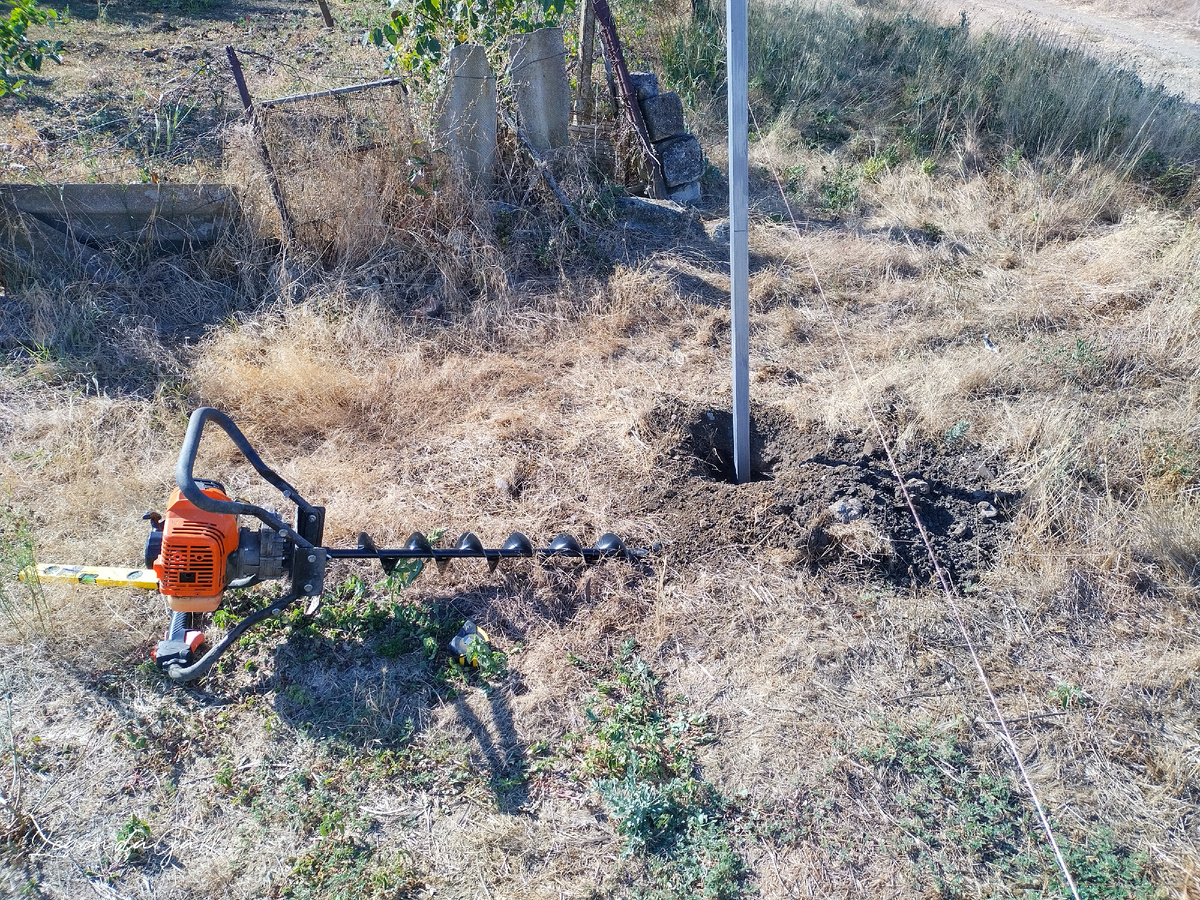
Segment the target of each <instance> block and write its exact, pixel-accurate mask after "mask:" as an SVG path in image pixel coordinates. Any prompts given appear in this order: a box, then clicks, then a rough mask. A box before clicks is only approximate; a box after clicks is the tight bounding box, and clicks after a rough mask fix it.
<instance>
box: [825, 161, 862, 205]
mask: <svg viewBox="0 0 1200 900" xmlns="http://www.w3.org/2000/svg"><path fill="white" fill-rule="evenodd" d="M859 177H860V173H859V170H858V168H857V167H856V166H838V167H837V169H836V170H835V171H834V173H833V174H832V175H831V176H830V177H829V178H827V179H826V180H825V181H823V182H822V183H821V199H822V200H823V201H824V203H825V208H826V209H828V210H830V211H831V212H844V211H845V210H847V209H849V208H850V207H851V206H853V205H854V203H855V202H856V201H857V200H858V182H859Z"/></svg>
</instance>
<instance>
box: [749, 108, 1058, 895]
mask: <svg viewBox="0 0 1200 900" xmlns="http://www.w3.org/2000/svg"><path fill="white" fill-rule="evenodd" d="M750 119H751V121H753V122H754V130H755V131H756V132H761V129H760V128H759V124H758V118H757V117H756V116H755V115H754V108H753V106H750ZM765 152H766V155H767V159H768V162H769V163H770V162H772V161H771V159H770V157H771V153H770V150H769V149H768V150H766V151H765ZM770 169H771V175H772V177H773V178H774V179H775V186H776V187H777V188H778V190H779V196H780V197H781V198H782V200H783V205H784V208H785V209H787V212H788V218H789V219H790V220H791V223H792V227H793V228H794V229H796V230H797V231H799V225H797V223H796V216H795V214H794V213H793V212H792V204H791V203H790V202H788V198H787V192H786V191H784V189H783V183H782V182H781V181H780V180H779V174H778V171H777V170H776V167H775V166H774V165H773V164H772V165H771V166H770ZM804 259H805V262H807V263H808V268H809V271H810V272H811V273H812V276H813V281H814V282H815V283H816V285H817V294H818V295H819V296H820V298H821V302H822V303H823V304H824V305H825V312H826V314H827V315H828V316H829V321H830V323H831V324H832V325H833V331H834V334H836V335H837V339H838V344H839V345H840V346H841V349H842V355H843V356H844V357H845V359H846V364H847V365H848V366H849V367H850V373H851V375H853V376H854V383H855V385H856V386H857V387H858V392H859V395H860V396H861V398H862V401H863V404H864V405H865V406H866V408H867V414H868V415H869V416H870V417H871V425H872V426H873V427H874V429H875V434H876V435H877V436H878V437H879V442H880V445H881V446H882V447H883V451H884V453H885V454H887V460H888V465H889V466H890V467H891V470H892V474H893V475H894V476H895V477H896V483H897V484H899V485H900V491H901V493H902V494H903V495H904V502H905V503H906V504H907V505H908V511H909V513H910V514H911V515H912V518H913V522H914V523H915V524H916V526H917V532H918V533H919V534H920V535H921V542H922V543H923V544H924V545H925V552H926V554H927V555H928V556H929V561H930V564H931V565H932V566H933V571H934V573H935V574H936V575H937V579H938V582H939V583H940V584H941V586H942V591H943V593H944V594H945V596H946V603H947V604H948V605H949V607H950V611H951V612H952V613H953V615H954V621H955V624H956V625H957V626H958V630H959V633H960V634H961V635H962V637H963V641H964V642H965V643H966V645H967V650H968V651H970V653H971V661H972V662H973V663H974V664H975V672H976V674H977V675H978V676H979V680H980V682H981V683H982V684H983V689H984V691H985V692H986V693H987V698H988V702H989V703H990V704H991V706H992V711H993V712H994V713H995V715H996V721H997V722H998V723H999V725H1000V731H1001V734H1002V735H1003V737H1004V742H1005V743H1006V744H1008V749H1009V752H1011V753H1012V757H1013V761H1014V762H1016V764H1017V770H1018V771H1019V772H1020V773H1021V780H1022V781H1023V782H1024V783H1025V790H1026V791H1027V792H1028V793H1029V796H1030V799H1032V800H1033V805H1034V808H1035V809H1036V810H1037V814H1038V819H1039V820H1040V821H1041V824H1042V830H1043V831H1044V832H1045V833H1046V839H1047V841H1049V843H1050V847H1051V849H1053V850H1054V858H1055V859H1056V860H1057V861H1058V868H1059V869H1060V870H1061V872H1062V875H1063V878H1064V879H1066V882H1067V887H1069V888H1070V889H1071V896H1072V897H1073V898H1074V900H1080V896H1079V890H1078V889H1077V888H1076V887H1075V879H1074V878H1072V877H1071V870H1070V868H1068V866H1067V861H1066V858H1065V857H1064V856H1063V853H1062V850H1060V849H1059V846H1058V840H1057V839H1056V838H1055V837H1054V829H1053V828H1052V827H1051V826H1050V819H1049V817H1047V815H1046V810H1045V808H1044V807H1043V806H1042V801H1041V799H1040V798H1039V797H1038V792H1037V789H1036V788H1034V786H1033V780H1032V779H1031V778H1030V777H1029V772H1028V771H1027V770H1026V768H1025V762H1024V760H1022V758H1021V752H1020V750H1019V749H1018V748H1017V743H1016V741H1015V740H1014V739H1013V736H1012V731H1011V730H1010V729H1009V726H1008V720H1007V719H1006V718H1005V716H1004V713H1003V712H1002V711H1001V709H1000V702H999V701H998V700H997V699H996V694H995V692H994V691H993V690H992V683H991V680H990V679H989V678H988V676H987V672H986V671H985V670H984V668H983V662H982V660H980V658H979V653H978V652H977V651H976V649H975V642H974V641H972V640H971V635H970V633H969V632H968V631H967V625H966V622H965V621H964V620H963V615H962V609H961V608H960V606H959V603H958V601H959V596H958V590H957V588H955V587H954V585H953V582H952V581H951V580H950V577H949V576H948V575H947V574H946V572H945V570H944V569H943V568H942V565H941V563H940V562H939V560H938V557H937V553H936V552H935V551H934V549H933V542H932V541H931V540H930V539H929V533H928V532H927V531H926V530H925V524H924V523H923V522H922V521H921V517H920V515H919V514H918V513H917V507H916V505H915V504H914V503H913V499H912V495H911V494H910V493H909V492H908V488H907V487H905V484H904V479H903V478H902V477H901V476H900V468H899V466H897V464H896V458H895V457H894V456H893V455H892V447H891V443H890V442H889V441H888V439H887V436H886V435H885V434H884V432H883V426H882V425H880V423H879V419H878V418H877V417H876V415H875V408H874V407H873V406H872V405H871V400H870V397H869V396H868V394H867V389H866V385H865V384H863V380H862V378H861V377H860V376H859V374H858V369H857V367H856V366H855V365H854V359H853V357H851V355H850V348H849V346H848V345H847V344H846V339H845V336H844V335H843V334H842V329H841V328H840V327H839V326H838V322H837V316H835V315H834V314H833V306H832V305H831V304H830V302H829V298H828V297H827V296H826V295H825V286H824V285H823V284H822V283H821V276H820V275H819V274H818V273H817V267H816V266H815V265H814V264H813V261H812V256H811V255H810V254H809V252H808V248H807V247H805V248H804Z"/></svg>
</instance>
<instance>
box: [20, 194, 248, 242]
mask: <svg viewBox="0 0 1200 900" xmlns="http://www.w3.org/2000/svg"><path fill="white" fill-rule="evenodd" d="M0 213H2V214H3V223H2V225H3V234H2V235H0V236H2V238H3V239H4V240H5V242H6V243H7V244H8V245H9V246H15V247H21V245H22V244H28V243H30V242H31V241H32V242H33V243H38V244H41V243H43V242H44V240H45V239H46V235H48V234H49V235H60V236H61V237H62V240H63V242H64V244H66V245H67V246H69V247H70V246H72V245H73V244H79V245H82V246H84V247H87V248H90V249H91V250H103V249H105V248H108V247H112V246H114V245H116V244H122V243H136V244H149V245H153V246H155V247H158V248H160V249H162V250H166V251H178V250H182V249H184V248H186V247H188V246H193V245H196V244H208V243H212V242H213V241H216V240H217V239H218V238H220V237H221V235H223V234H224V233H225V232H226V231H227V230H228V228H229V226H230V225H231V224H232V223H233V221H234V219H235V218H236V217H237V215H238V210H237V203H236V201H235V199H234V197H233V194H232V192H231V190H230V189H229V188H228V187H226V186H224V185H207V184H205V185H197V184H175V185H160V184H60V185H35V184H5V185H0ZM26 219H28V220H33V221H34V222H36V223H37V225H36V226H35V227H34V228H32V229H31V228H29V227H26V226H25V224H24V223H23V220H26ZM35 235H36V236H35ZM28 249H32V248H28ZM72 252H74V248H73V247H72Z"/></svg>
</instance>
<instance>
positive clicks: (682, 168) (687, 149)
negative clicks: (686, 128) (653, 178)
mask: <svg viewBox="0 0 1200 900" xmlns="http://www.w3.org/2000/svg"><path fill="white" fill-rule="evenodd" d="M654 148H655V149H656V150H657V151H658V156H659V159H661V160H662V167H663V180H664V181H666V183H667V187H668V188H677V187H682V186H683V185H685V184H687V183H688V182H689V181H699V180H700V176H701V175H703V174H704V150H703V149H702V148H701V147H700V142H699V141H698V140H696V139H695V138H694V137H693V136H692V135H690V134H682V135H679V136H678V137H673V138H671V139H670V140H666V141H661V142H659V143H657V144H655V145H654Z"/></svg>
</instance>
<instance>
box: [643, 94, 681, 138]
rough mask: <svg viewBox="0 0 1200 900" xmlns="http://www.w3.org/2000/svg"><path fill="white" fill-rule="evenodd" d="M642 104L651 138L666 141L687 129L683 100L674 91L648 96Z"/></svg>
mask: <svg viewBox="0 0 1200 900" xmlns="http://www.w3.org/2000/svg"><path fill="white" fill-rule="evenodd" d="M641 106H642V116H643V118H645V120H646V130H647V131H649V132H650V140H652V141H665V140H666V139H667V138H672V137H675V135H677V134H683V133H684V132H685V131H687V125H686V124H685V123H684V121H683V101H682V100H681V99H679V95H678V94H677V93H675V92H674V91H667V92H666V93H665V94H655V95H654V96H653V97H647V98H646V99H645V100H643V101H642V103H641Z"/></svg>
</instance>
